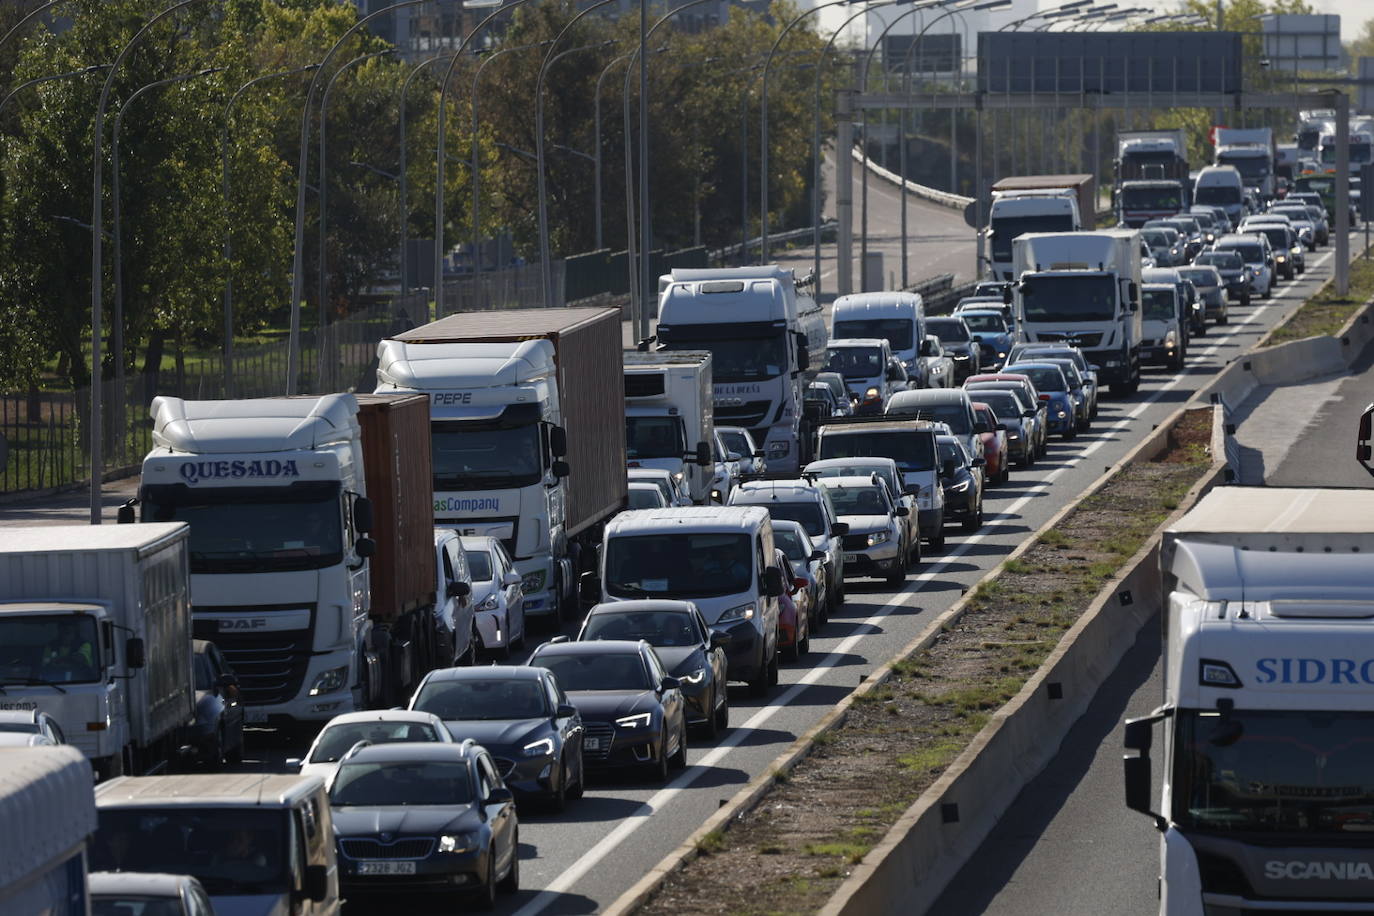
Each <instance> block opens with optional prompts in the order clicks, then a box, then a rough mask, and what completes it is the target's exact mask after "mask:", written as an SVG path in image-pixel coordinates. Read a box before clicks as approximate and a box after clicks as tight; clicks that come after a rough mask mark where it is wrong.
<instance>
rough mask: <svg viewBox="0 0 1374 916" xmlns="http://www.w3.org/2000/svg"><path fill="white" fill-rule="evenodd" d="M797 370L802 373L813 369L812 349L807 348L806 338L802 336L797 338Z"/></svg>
mask: <svg viewBox="0 0 1374 916" xmlns="http://www.w3.org/2000/svg"><path fill="white" fill-rule="evenodd" d="M797 368H798V369H800V370H801V371H802V372H805V371H806V370H807V369H810V368H811V348H810V347H809V346H807V343H806V338H805V337H801V336H800V335H798V338H797Z"/></svg>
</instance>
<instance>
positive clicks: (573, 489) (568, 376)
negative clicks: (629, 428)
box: [396, 308, 626, 537]
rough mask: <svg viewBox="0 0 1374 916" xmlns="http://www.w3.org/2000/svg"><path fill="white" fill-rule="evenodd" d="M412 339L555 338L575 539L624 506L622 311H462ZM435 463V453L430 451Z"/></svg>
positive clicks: (407, 336) (409, 334)
mask: <svg viewBox="0 0 1374 916" xmlns="http://www.w3.org/2000/svg"><path fill="white" fill-rule="evenodd" d="M396 339H397V340H403V341H405V342H406V343H478V342H498V341H511V342H519V341H524V340H539V339H547V340H551V341H553V346H554V353H555V357H554V358H555V360H556V362H557V365H558V391H559V397H560V398H561V400H562V403H561V407H562V413H563V428H564V429H565V430H566V431H567V434H568V455H567V458H566V459H564V460H566V461H567V462H568V465H569V467H570V468H571V471H572V473H571V475H570V476H569V477H568V507H567V519H566V523H565V530H566V533H567V535H568V536H569V537H572V536H573V535H576V534H578V533H579V532H581V531H582V530H583V529H585V528H588V527H590V526H591V525H594V524H596V523H597V522H600V521H603V520H605V519H606V518H609V517H610V516H611V515H612V514H614V513H615V512H618V511H619V510H620V509H622V508H623V507H624V505H625V496H626V477H625V378H624V367H623V364H622V361H621V360H622V357H621V338H620V312H619V311H618V310H616V309H596V308H564V309H510V310H503V311H493V312H462V313H459V314H457V315H450V316H448V317H447V318H441V319H439V320H438V321H434V322H431V323H430V324H427V325H424V326H423V327H418V328H415V329H413V330H410V331H406V332H405V333H404V334H398V335H396ZM426 463H428V453H426Z"/></svg>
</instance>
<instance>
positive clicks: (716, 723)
mask: <svg viewBox="0 0 1374 916" xmlns="http://www.w3.org/2000/svg"><path fill="white" fill-rule="evenodd" d="M719 700H720V685H719V684H716V685H715V686H714V688H713V689H712V690H711V705H710V707H709V711H708V712H707V714H706V724H705V725H703V726H701V733H702V735H703V736H705V737H706V738H707V739H708V740H710V741H715V740H716V739H717V738H719V737H720V715H719V713H718V712H717V709H716V707H717V706H718V705H719V703H718V701H719Z"/></svg>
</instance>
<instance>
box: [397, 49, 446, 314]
mask: <svg viewBox="0 0 1374 916" xmlns="http://www.w3.org/2000/svg"><path fill="white" fill-rule="evenodd" d="M446 60H448V58H447V57H444V56H443V55H439V56H437V57H429V58H426V59H425V60H423V61H421V62H420V63H418V64H416V65H415V66H414V67H412V68H411V69H410V72H409V73H408V74H406V78H405V81H404V82H402V83H401V98H400V136H399V137H398V140H399V147H400V163H399V167H398V169H397V172H396V175H397V178H398V184H399V185H400V188H399V189H398V190H397V195H398V196H399V197H400V201H401V207H400V209H401V214H400V216H401V226H400V230H401V252H400V254H401V258H400V269H401V295H402V296H404V295H406V294H407V293H409V292H410V251H409V248H410V194H409V187H408V185H407V180H406V170H407V169H406V100H407V99H408V98H409V97H410V83H411V81H412V80H413V79H415V77H417V76H419V75H420V71H422V70H424V69H425V68H426V67H428V66H430V65H431V64H435V63H440V62H442V61H446Z"/></svg>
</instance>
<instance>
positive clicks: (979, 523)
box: [935, 436, 983, 531]
mask: <svg viewBox="0 0 1374 916" xmlns="http://www.w3.org/2000/svg"><path fill="white" fill-rule="evenodd" d="M935 447H936V448H937V449H938V450H939V454H940V487H941V488H942V489H943V490H944V491H945V523H946V524H948V523H949V522H955V521H957V522H959V523H961V524H962V525H963V526H964V530H965V531H977V530H978V529H979V528H981V527H983V472H982V470H981V468H982V467H983V459H982V458H981V457H978V458H970V457H969V455H968V452H966V451H964V446H963V445H962V444H961V443H960V442H959V440H958V438H956V437H954V436H936V437H935Z"/></svg>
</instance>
